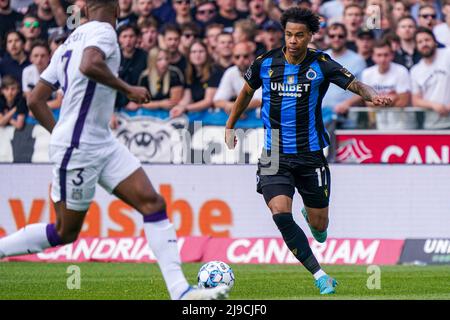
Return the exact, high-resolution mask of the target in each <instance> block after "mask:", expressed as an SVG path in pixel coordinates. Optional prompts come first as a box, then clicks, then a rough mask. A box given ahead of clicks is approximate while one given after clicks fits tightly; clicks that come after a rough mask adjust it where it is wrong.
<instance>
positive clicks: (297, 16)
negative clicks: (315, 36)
mask: <svg viewBox="0 0 450 320" xmlns="http://www.w3.org/2000/svg"><path fill="white" fill-rule="evenodd" d="M288 22H294V23H302V24H304V25H306V26H307V27H308V29H309V31H311V32H312V33H316V32H317V31H319V28H320V22H319V17H318V16H317V15H316V14H314V13H313V12H312V11H311V10H309V9H303V8H298V7H293V8H290V9H288V10H286V11H285V12H284V13H283V15H282V16H281V25H282V26H283V29H286V24H287V23H288Z"/></svg>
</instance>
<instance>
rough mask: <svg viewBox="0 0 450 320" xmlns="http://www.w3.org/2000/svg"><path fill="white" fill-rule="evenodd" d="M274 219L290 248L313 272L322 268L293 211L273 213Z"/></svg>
mask: <svg viewBox="0 0 450 320" xmlns="http://www.w3.org/2000/svg"><path fill="white" fill-rule="evenodd" d="M272 217H273V221H275V224H276V225H277V227H278V229H279V230H280V232H281V235H282V236H283V240H284V242H285V243H286V245H287V246H288V248H289V250H291V252H292V253H293V254H294V256H295V257H296V258H297V259H298V261H300V262H301V263H302V264H303V265H304V266H305V268H306V269H308V271H309V272H311V273H312V274H314V273H316V272H317V271H319V270H320V265H319V262H317V259H316V257H314V254H313V253H312V250H311V248H310V246H309V243H308V239H307V238H306V235H305V233H304V232H303V230H302V229H301V228H300V227H299V226H298V225H297V224H296V223H295V221H294V218H293V217H292V213H290V212H286V213H278V214H274V215H272Z"/></svg>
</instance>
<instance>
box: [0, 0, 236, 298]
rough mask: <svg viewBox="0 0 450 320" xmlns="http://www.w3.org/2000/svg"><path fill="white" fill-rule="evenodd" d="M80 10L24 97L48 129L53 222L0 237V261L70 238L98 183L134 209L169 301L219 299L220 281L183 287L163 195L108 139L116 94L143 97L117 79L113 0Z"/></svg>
mask: <svg viewBox="0 0 450 320" xmlns="http://www.w3.org/2000/svg"><path fill="white" fill-rule="evenodd" d="M86 10H87V11H86V15H87V17H88V20H89V22H87V23H85V24H83V25H81V26H79V27H78V28H76V29H75V31H74V32H73V33H72V34H71V35H70V36H69V37H68V38H67V40H66V41H65V42H64V43H63V44H62V45H61V46H60V47H59V48H58V49H57V50H56V52H55V53H54V55H53V57H52V60H51V62H50V65H49V66H48V68H47V69H46V70H45V71H44V72H43V73H42V74H41V79H40V81H39V82H38V84H37V85H36V87H35V88H34V89H33V91H32V92H31V96H30V98H29V100H28V104H29V106H30V109H31V110H32V112H33V114H34V115H35V117H36V119H37V120H38V121H39V122H40V123H41V125H42V126H44V127H45V128H46V129H47V130H48V131H49V132H51V141H50V160H51V161H52V162H53V163H54V168H53V181H52V188H51V189H52V190H51V197H52V200H53V202H54V206H55V209H56V214H57V221H56V224H51V223H50V224H46V223H37V224H31V225H27V226H25V227H24V228H22V229H20V230H19V231H17V232H16V233H13V234H11V235H9V236H7V237H4V238H2V239H0V259H1V258H3V257H9V256H14V255H21V254H27V253H28V254H30V253H37V252H41V251H43V250H44V249H46V248H49V247H55V246H59V245H64V244H68V243H71V242H73V241H75V240H76V239H77V237H78V234H79V233H80V231H81V228H82V225H83V221H84V218H85V216H86V213H87V211H88V209H89V206H90V204H91V202H92V200H93V198H94V194H95V187H96V184H97V183H99V184H100V185H101V186H102V187H103V188H104V189H106V190H107V191H108V192H110V193H112V194H114V195H116V196H117V197H118V198H120V199H121V200H123V201H124V202H126V203H127V204H129V205H130V206H132V207H133V208H134V209H136V211H138V212H139V213H141V214H142V216H143V225H144V231H145V235H146V238H147V242H148V244H149V246H150V247H151V249H152V251H153V253H154V254H155V256H156V258H157V260H158V264H159V266H160V269H161V272H162V275H163V278H164V280H165V282H166V285H167V289H168V291H169V294H170V297H171V298H172V299H186V300H211V299H222V298H226V297H227V295H228V290H229V289H228V287H226V286H221V287H217V288H214V289H198V288H193V287H191V286H189V284H188V282H187V281H186V278H185V277H184V274H183V271H182V269H181V261H180V256H179V252H178V246H177V239H176V234H175V228H174V226H173V225H172V224H171V223H170V221H169V219H168V217H167V213H166V204H165V202H164V199H163V198H162V197H161V195H159V194H158V193H157V192H156V191H155V189H154V188H153V186H152V184H151V182H150V180H149V179H148V177H147V175H146V173H145V172H144V170H143V168H142V167H141V164H140V162H139V160H138V159H137V158H136V157H135V156H134V155H132V154H131V153H130V151H129V150H128V149H127V148H126V147H125V146H124V145H122V144H120V143H119V142H118V141H117V139H115V138H114V136H113V134H112V132H111V130H110V128H109V121H110V119H111V117H112V115H113V111H114V102H115V99H116V93H117V91H120V92H122V93H123V94H124V95H125V96H127V97H128V99H129V100H131V101H135V102H136V103H140V104H142V103H146V102H148V101H149V100H150V94H149V93H148V91H147V89H145V88H143V87H136V86H130V85H128V84H126V83H125V82H123V81H122V80H120V79H119V78H118V77H117V75H118V70H119V65H120V49H119V46H118V43H117V35H116V31H115V25H116V19H117V17H118V12H119V10H118V4H117V0H87V7H86ZM59 86H61V87H62V89H63V91H64V98H63V102H62V107H61V114H60V118H59V120H58V122H57V123H55V119H54V118H53V115H52V113H51V112H50V111H49V108H48V107H47V104H46V101H47V100H48V98H49V97H50V95H51V94H52V91H53V90H56V89H57V88H58V87H59Z"/></svg>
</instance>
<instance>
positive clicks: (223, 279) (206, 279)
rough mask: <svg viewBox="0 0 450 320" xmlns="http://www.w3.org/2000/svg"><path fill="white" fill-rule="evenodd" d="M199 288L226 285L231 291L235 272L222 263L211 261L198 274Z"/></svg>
mask: <svg viewBox="0 0 450 320" xmlns="http://www.w3.org/2000/svg"><path fill="white" fill-rule="evenodd" d="M197 279H198V287H199V288H214V287H217V286H218V285H226V286H228V287H230V289H231V288H232V287H233V285H234V273H233V270H232V269H231V268H230V266H229V265H227V264H226V263H225V262H222V261H210V262H208V263H205V264H204V265H203V266H202V267H201V268H200V270H199V272H198V276H197Z"/></svg>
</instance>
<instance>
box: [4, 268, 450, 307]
mask: <svg viewBox="0 0 450 320" xmlns="http://www.w3.org/2000/svg"><path fill="white" fill-rule="evenodd" d="M70 265H71V264H70V263H51V264H45V263H27V262H5V263H0V299H2V300H3V299H131V300H140V299H158V300H161V299H168V294H167V291H166V288H165V285H164V282H163V279H162V276H161V274H160V272H159V268H158V266H157V265H156V264H143V263H137V264H134V263H133V264H132V263H130V264H127V263H79V264H77V265H78V266H79V267H80V270H81V288H80V289H79V290H76V289H75V290H69V289H68V288H67V280H68V278H69V277H70V274H68V273H67V267H68V266H70ZM200 265H201V264H199V263H189V264H184V265H183V270H184V271H185V274H186V276H187V277H188V279H189V281H190V282H191V283H195V282H196V277H197V271H198V269H199V267H200ZM232 268H233V271H234V273H235V277H236V283H235V286H234V288H233V290H232V291H231V295H230V299H232V300H241V299H243V300H244V299H245V300H247V299H249V300H253V299H258V300H261V299H262V300H264V299H271V300H272V299H276V300H278V299H281V300H288V299H450V289H449V288H450V266H425V267H423V266H381V267H380V268H381V289H378V290H377V289H375V290H369V289H368V288H367V285H366V284H367V279H368V277H369V276H370V274H368V273H367V267H366V266H325V267H324V269H325V271H326V272H328V273H329V274H330V275H332V276H334V277H335V278H336V279H337V280H338V282H339V285H338V287H337V294H335V295H333V296H327V297H324V296H320V295H319V294H318V289H317V288H316V287H315V286H314V284H313V279H312V277H311V275H309V274H308V272H307V271H306V270H304V268H303V267H302V266H300V265H239V264H236V265H232Z"/></svg>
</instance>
